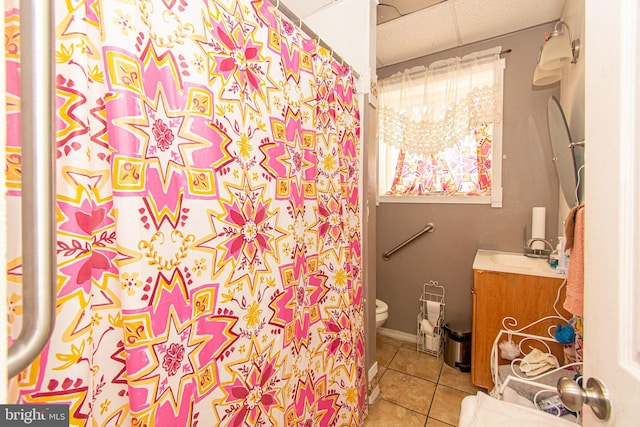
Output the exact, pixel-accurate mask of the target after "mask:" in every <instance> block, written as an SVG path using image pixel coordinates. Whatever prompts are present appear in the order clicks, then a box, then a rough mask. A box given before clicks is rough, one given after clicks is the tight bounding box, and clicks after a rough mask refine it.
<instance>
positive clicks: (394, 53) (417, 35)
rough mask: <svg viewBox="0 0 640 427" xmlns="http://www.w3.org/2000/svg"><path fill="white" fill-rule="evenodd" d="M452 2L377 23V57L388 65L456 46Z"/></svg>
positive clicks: (381, 64)
mask: <svg viewBox="0 0 640 427" xmlns="http://www.w3.org/2000/svg"><path fill="white" fill-rule="evenodd" d="M457 44H458V42H457V37H456V30H455V23H454V20H453V15H452V13H451V6H450V5H449V2H444V3H440V4H437V5H435V6H433V7H430V8H427V9H422V10H419V11H417V12H415V13H412V14H410V15H407V16H404V17H402V18H401V19H395V20H393V21H389V22H385V23H384V24H381V25H378V27H377V34H376V57H377V60H378V66H387V65H392V64H396V63H398V62H402V61H406V60H408V59H412V58H417V57H420V56H423V55H426V54H428V53H432V52H438V51H441V50H445V49H450V48H452V47H455V46H457Z"/></svg>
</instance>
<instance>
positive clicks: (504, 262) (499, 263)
mask: <svg viewBox="0 0 640 427" xmlns="http://www.w3.org/2000/svg"><path fill="white" fill-rule="evenodd" d="M473 269H474V270H488V271H500V272H503V273H514V274H527V275H529V276H542V277H553V278H556V279H557V278H560V279H562V278H564V277H565V275H563V274H559V273H558V272H557V271H556V270H555V269H554V268H552V267H551V266H550V265H549V263H548V262H547V260H546V259H542V258H529V257H526V256H524V255H523V254H522V253H518V252H503V251H489V250H486V249H478V251H477V252H476V257H475V258H474V260H473Z"/></svg>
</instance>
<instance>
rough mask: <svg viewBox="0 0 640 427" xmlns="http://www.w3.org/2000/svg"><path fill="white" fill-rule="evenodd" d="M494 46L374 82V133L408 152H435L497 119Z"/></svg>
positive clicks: (498, 67) (498, 69)
mask: <svg viewBox="0 0 640 427" xmlns="http://www.w3.org/2000/svg"><path fill="white" fill-rule="evenodd" d="M500 50H501V48H500V47H496V48H493V49H490V50H486V51H481V52H475V53H473V54H470V55H467V56H465V57H463V58H451V59H447V60H444V61H438V62H435V63H433V64H431V65H430V66H429V67H417V68H413V69H409V70H405V71H403V72H401V73H398V74H394V75H393V76H391V77H389V78H388V79H385V80H382V81H381V82H380V97H379V110H378V111H379V113H378V114H379V123H378V125H379V137H380V138H381V140H382V142H384V143H385V144H389V145H393V146H396V147H399V148H400V149H402V150H404V151H406V152H409V153H414V154H429V153H438V152H440V151H442V150H443V149H446V148H449V147H452V146H454V145H456V144H457V143H458V141H460V140H461V139H462V138H464V137H465V136H466V135H468V134H469V129H470V128H472V127H473V126H475V125H478V124H480V123H486V122H493V123H497V122H499V121H500V120H501V118H502V61H501V59H500Z"/></svg>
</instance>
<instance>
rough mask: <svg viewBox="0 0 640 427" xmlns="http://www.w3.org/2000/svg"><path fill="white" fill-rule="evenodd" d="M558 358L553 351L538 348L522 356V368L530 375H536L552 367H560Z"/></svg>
mask: <svg viewBox="0 0 640 427" xmlns="http://www.w3.org/2000/svg"><path fill="white" fill-rule="evenodd" d="M559 366H560V364H559V363H558V359H556V357H555V356H554V355H553V354H551V353H544V352H542V351H541V350H538V349H537V348H534V349H533V350H531V352H530V353H529V354H527V355H526V356H525V357H523V358H522V361H521V362H520V370H521V371H522V372H524V373H525V374H526V375H527V376H529V377H534V376H536V375H540V374H542V373H543V372H546V371H548V370H550V369H555V368H558V367H559Z"/></svg>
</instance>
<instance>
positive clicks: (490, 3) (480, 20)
mask: <svg viewBox="0 0 640 427" xmlns="http://www.w3.org/2000/svg"><path fill="white" fill-rule="evenodd" d="M449 1H450V2H451V3H452V4H453V9H454V12H455V16H456V19H457V21H458V28H459V30H460V36H461V39H462V44H468V43H473V42H476V41H479V40H485V39H488V38H491V37H495V36H496V35H502V34H507V33H510V32H513V31H518V30H521V29H524V28H529V27H533V26H535V25H539V24H542V23H545V22H550V21H553V20H556V19H558V17H559V16H560V15H561V13H562V8H563V6H564V3H565V0H544V1H540V0H482V1H478V0H449Z"/></svg>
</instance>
